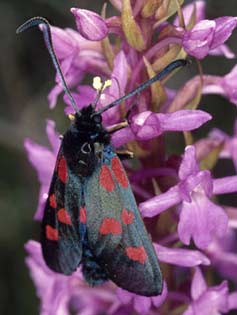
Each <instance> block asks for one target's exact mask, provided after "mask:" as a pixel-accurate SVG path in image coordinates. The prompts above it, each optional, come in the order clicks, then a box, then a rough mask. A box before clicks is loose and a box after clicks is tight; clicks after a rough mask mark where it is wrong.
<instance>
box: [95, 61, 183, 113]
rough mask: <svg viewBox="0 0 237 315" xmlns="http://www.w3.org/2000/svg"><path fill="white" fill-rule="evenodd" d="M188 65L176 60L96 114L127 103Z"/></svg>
mask: <svg viewBox="0 0 237 315" xmlns="http://www.w3.org/2000/svg"><path fill="white" fill-rule="evenodd" d="M187 63H188V61H187V60H185V59H178V60H175V61H173V62H171V63H170V64H169V65H168V66H167V67H165V68H164V69H163V70H162V71H161V72H160V73H158V74H156V75H155V76H154V77H153V78H151V79H149V80H147V81H146V82H144V83H142V84H141V85H139V86H138V87H137V88H136V89H134V90H132V91H131V92H129V93H128V94H126V95H124V96H122V97H120V98H118V99H117V100H115V101H114V102H112V103H110V104H109V105H107V106H105V107H104V108H102V109H100V110H99V111H98V112H96V114H102V113H103V112H105V111H107V110H108V109H110V108H112V107H114V106H116V105H118V104H119V103H121V102H122V101H125V100H126V99H128V98H129V97H131V96H133V95H135V94H137V93H139V92H141V91H143V90H144V89H146V88H147V87H148V86H149V85H151V84H152V83H154V82H156V81H158V80H161V79H162V78H163V77H165V76H166V75H167V74H169V73H170V72H171V71H173V70H174V69H176V68H179V67H182V66H185V65H186V64H187Z"/></svg>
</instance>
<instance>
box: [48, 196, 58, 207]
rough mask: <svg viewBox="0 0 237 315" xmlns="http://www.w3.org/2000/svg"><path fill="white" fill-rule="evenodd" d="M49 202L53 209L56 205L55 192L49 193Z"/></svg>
mask: <svg viewBox="0 0 237 315" xmlns="http://www.w3.org/2000/svg"><path fill="white" fill-rule="evenodd" d="M49 204H50V207H52V208H54V209H55V208H56V207H57V203H56V197H55V194H52V195H50V197H49Z"/></svg>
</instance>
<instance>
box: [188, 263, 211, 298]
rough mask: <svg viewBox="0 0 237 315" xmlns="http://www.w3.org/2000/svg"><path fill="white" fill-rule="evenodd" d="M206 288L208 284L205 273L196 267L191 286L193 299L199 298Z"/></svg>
mask: <svg viewBox="0 0 237 315" xmlns="http://www.w3.org/2000/svg"><path fill="white" fill-rule="evenodd" d="M206 290H207V284H206V281H205V280H204V277H203V274H202V272H201V270H200V269H199V268H196V270H195V273H194V276H193V280H192V286H191V295H192V298H193V300H197V299H198V298H199V297H200V296H201V295H202V294H203V293H204V292H205V291H206Z"/></svg>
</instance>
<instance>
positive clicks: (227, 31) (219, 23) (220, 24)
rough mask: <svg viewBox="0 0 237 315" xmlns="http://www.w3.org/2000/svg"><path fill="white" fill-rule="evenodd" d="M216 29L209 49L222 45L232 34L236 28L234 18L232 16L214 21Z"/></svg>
mask: <svg viewBox="0 0 237 315" xmlns="http://www.w3.org/2000/svg"><path fill="white" fill-rule="evenodd" d="M215 22H216V28H215V34H214V38H213V41H212V43H211V49H215V48H216V47H218V46H220V45H221V44H223V43H224V42H225V41H226V40H227V39H228V38H229V37H230V35H231V34H232V31H233V29H234V28H235V27H236V18H234V17H232V16H222V17H219V18H217V19H215Z"/></svg>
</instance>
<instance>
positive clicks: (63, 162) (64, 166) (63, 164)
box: [57, 156, 67, 184]
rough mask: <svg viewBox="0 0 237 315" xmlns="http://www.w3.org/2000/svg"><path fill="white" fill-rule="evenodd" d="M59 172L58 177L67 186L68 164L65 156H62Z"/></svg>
mask: <svg viewBox="0 0 237 315" xmlns="http://www.w3.org/2000/svg"><path fill="white" fill-rule="evenodd" d="M57 172H58V177H59V178H60V180H61V181H62V182H63V183H64V184H65V183H66V181H67V163H66V160H65V158H64V156H62V157H61V158H60V160H59V162H58V167H57Z"/></svg>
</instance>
